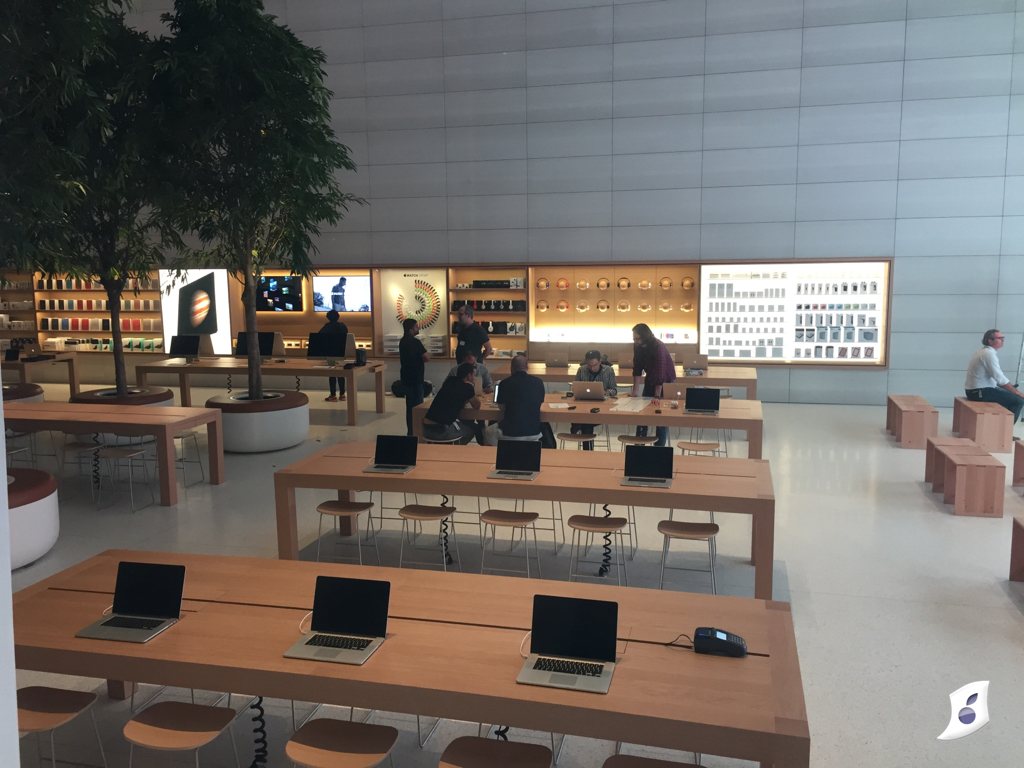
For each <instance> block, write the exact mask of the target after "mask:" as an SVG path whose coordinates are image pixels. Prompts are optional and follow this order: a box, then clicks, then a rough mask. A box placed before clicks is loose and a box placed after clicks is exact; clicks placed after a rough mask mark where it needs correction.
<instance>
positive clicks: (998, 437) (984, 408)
mask: <svg viewBox="0 0 1024 768" xmlns="http://www.w3.org/2000/svg"><path fill="white" fill-rule="evenodd" d="M960 436H961V437H969V438H970V439H971V440H973V441H974V442H975V443H977V444H978V445H979V446H980V447H981V448H984V449H985V450H986V451H989V452H990V453H1009V452H1010V451H1012V450H1013V414H1012V413H1011V412H1010V411H1008V410H1006V409H1005V408H1004V407H1003V406H1001V405H999V403H992V402H984V401H975V400H968V401H967V404H966V406H964V408H963V409H962V411H961V413H960Z"/></svg>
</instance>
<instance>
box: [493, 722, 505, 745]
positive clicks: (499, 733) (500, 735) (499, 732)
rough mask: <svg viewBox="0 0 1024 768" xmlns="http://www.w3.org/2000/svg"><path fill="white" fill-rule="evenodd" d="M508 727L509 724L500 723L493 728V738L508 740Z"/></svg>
mask: <svg viewBox="0 0 1024 768" xmlns="http://www.w3.org/2000/svg"><path fill="white" fill-rule="evenodd" d="M508 729H509V726H507V725H502V726H499V727H497V728H495V729H494V738H496V739H500V740H501V741H508Z"/></svg>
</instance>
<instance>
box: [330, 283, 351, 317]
mask: <svg viewBox="0 0 1024 768" xmlns="http://www.w3.org/2000/svg"><path fill="white" fill-rule="evenodd" d="M347 283H348V278H344V277H339V278H338V282H336V283H335V284H334V287H333V288H331V309H336V310H337V311H339V312H347V311H348V310H347V308H346V307H345V285H346V284H347Z"/></svg>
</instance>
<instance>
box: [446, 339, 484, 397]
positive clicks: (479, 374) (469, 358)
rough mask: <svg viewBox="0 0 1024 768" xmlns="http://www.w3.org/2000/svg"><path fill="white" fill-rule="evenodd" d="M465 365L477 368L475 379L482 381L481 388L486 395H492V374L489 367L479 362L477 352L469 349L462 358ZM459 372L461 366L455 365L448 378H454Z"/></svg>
mask: <svg viewBox="0 0 1024 768" xmlns="http://www.w3.org/2000/svg"><path fill="white" fill-rule="evenodd" d="M462 362H463V363H471V364H473V365H475V366H476V373H475V374H474V375H473V376H474V378H477V379H480V382H481V386H482V389H483V392H484V394H485V395H489V394H491V392H493V391H494V382H493V381H491V372H490V371H489V370H487V366H486V365H484V364H483V363H481V362H479V360H478V359H477V356H476V351H475V350H472V349H467V350H466V354H465V356H463V358H462ZM458 372H459V366H458V365H453V366H452V369H451V370H450V371H448V378H449V379H450V378H452V377H453V376H455V375H456V374H458Z"/></svg>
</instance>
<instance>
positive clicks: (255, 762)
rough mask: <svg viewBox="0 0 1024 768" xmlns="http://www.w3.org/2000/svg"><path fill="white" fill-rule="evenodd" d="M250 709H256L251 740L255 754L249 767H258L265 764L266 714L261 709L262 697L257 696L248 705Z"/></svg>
mask: <svg viewBox="0 0 1024 768" xmlns="http://www.w3.org/2000/svg"><path fill="white" fill-rule="evenodd" d="M249 708H250V709H253V710H255V711H256V714H255V715H253V717H252V721H253V722H254V723H255V725H254V726H253V729H252V732H253V734H254V735H255V738H254V739H253V741H254V742H255V744H256V754H255V755H254V756H253V758H252V765H251V766H250V768H259V767H260V766H261V765H266V764H267V755H268V754H269V751H268V750H267V721H266V719H265V718H264V715H265V714H266V713H265V712H264V710H263V697H262V696H257V697H256V700H255V701H254V702H253V703H252V704H250V705H249Z"/></svg>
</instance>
